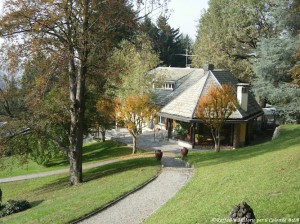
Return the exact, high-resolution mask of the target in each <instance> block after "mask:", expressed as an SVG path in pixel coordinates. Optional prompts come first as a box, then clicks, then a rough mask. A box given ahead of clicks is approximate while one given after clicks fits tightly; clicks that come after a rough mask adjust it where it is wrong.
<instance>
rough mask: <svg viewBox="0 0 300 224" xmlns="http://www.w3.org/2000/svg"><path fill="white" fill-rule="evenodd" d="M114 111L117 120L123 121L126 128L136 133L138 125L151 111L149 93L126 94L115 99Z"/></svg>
mask: <svg viewBox="0 0 300 224" xmlns="http://www.w3.org/2000/svg"><path fill="white" fill-rule="evenodd" d="M116 113H117V118H118V120H119V121H123V122H124V124H125V126H126V128H127V129H128V130H129V131H130V132H133V133H134V134H137V131H138V129H139V127H141V125H142V124H143V122H144V119H145V118H148V117H150V116H151V114H152V113H153V107H152V106H151V104H150V97H149V95H141V96H139V95H128V96H127V97H125V98H122V99H120V98H119V99H117V100H116Z"/></svg>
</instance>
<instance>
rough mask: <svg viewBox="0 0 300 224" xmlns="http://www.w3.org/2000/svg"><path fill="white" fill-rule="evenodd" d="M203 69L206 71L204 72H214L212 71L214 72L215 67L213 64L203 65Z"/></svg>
mask: <svg viewBox="0 0 300 224" xmlns="http://www.w3.org/2000/svg"><path fill="white" fill-rule="evenodd" d="M203 69H204V71H209V70H210V71H212V70H214V65H213V64H204V65H203Z"/></svg>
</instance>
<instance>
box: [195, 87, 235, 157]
mask: <svg viewBox="0 0 300 224" xmlns="http://www.w3.org/2000/svg"><path fill="white" fill-rule="evenodd" d="M235 105H236V95H235V92H234V90H233V87H232V86H231V85H223V86H213V87H211V88H209V90H208V93H207V94H206V95H205V96H202V97H201V98H200V99H199V102H198V106H197V109H196V116H197V118H200V119H201V120H202V121H203V123H204V124H205V125H206V126H207V127H208V128H209V129H210V131H211V134H212V137H213V139H214V142H215V150H216V151H217V152H219V151H220V140H221V139H220V132H221V129H222V127H223V124H224V123H225V121H226V119H228V118H229V116H230V115H231V114H232V113H233V112H234V111H236V107H235Z"/></svg>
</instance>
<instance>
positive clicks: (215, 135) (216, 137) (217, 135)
mask: <svg viewBox="0 0 300 224" xmlns="http://www.w3.org/2000/svg"><path fill="white" fill-rule="evenodd" d="M220 130H221V128H217V129H216V130H215V131H214V132H213V131H212V134H213V138H214V142H215V151H216V152H220Z"/></svg>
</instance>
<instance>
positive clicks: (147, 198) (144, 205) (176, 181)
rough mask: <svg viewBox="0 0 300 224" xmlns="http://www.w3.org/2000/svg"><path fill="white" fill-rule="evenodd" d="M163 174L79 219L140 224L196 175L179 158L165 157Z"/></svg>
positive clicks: (106, 223)
mask: <svg viewBox="0 0 300 224" xmlns="http://www.w3.org/2000/svg"><path fill="white" fill-rule="evenodd" d="M162 164H163V169H162V172H161V174H160V175H159V176H158V177H157V178H156V179H155V180H154V181H152V182H151V183H149V184H148V185H146V186H145V187H143V188H142V189H140V190H138V191H136V192H135V193H133V194H131V195H129V196H127V197H126V198H124V199H123V200H121V201H119V202H117V203H116V204H114V205H112V206H111V207H108V208H107V209H105V210H103V211H102V212H100V213H98V214H96V215H94V216H92V217H90V218H88V219H85V220H84V221H82V222H80V223H84V224H88V223H95V224H96V223H97V224H98V223H101V224H138V223H142V222H143V221H144V220H145V219H147V218H148V217H150V216H151V215H152V214H154V213H155V212H156V211H157V210H158V209H159V208H160V207H161V206H162V205H163V204H165V203H166V202H167V201H168V200H170V199H171V198H172V197H173V196H174V195H175V194H176V193H177V192H178V191H179V190H180V189H181V188H182V187H183V186H184V185H185V184H186V183H187V182H188V181H189V179H190V177H191V176H192V175H193V169H191V168H186V167H185V164H184V163H183V162H182V160H180V159H176V158H172V157H163V159H162Z"/></svg>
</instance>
